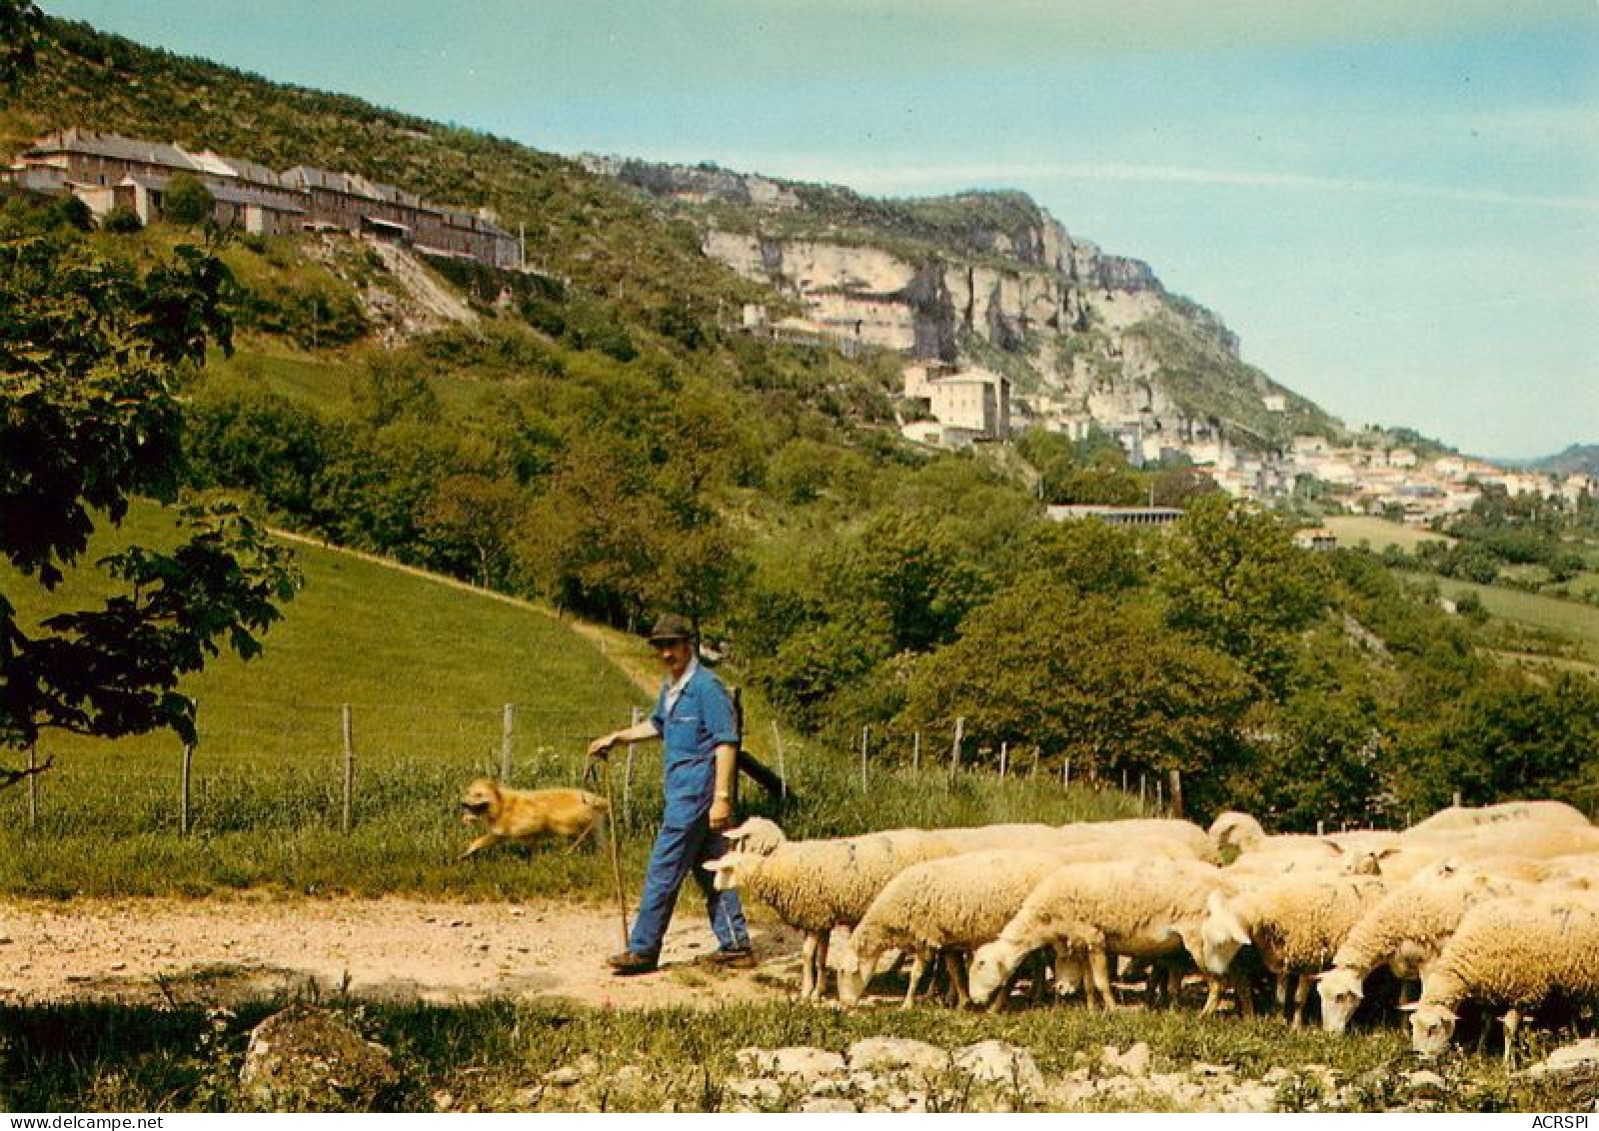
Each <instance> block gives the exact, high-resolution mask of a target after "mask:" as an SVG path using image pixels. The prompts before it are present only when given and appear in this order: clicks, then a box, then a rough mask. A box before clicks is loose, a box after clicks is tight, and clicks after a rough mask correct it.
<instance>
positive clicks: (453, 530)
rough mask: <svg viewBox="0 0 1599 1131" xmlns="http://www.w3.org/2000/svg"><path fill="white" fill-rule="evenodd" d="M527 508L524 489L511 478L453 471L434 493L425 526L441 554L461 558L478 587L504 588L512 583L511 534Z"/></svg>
mask: <svg viewBox="0 0 1599 1131" xmlns="http://www.w3.org/2000/svg"><path fill="white" fill-rule="evenodd" d="M525 506H526V501H525V500H524V498H523V496H522V492H521V490H520V489H519V488H518V487H517V486H516V484H515V483H512V482H510V481H508V480H505V479H489V478H486V477H485V476H482V475H472V474H462V475H452V476H450V477H449V478H447V479H445V480H444V481H443V482H442V483H440V484H439V485H438V487H437V489H435V491H434V492H433V498H432V500H431V501H430V502H429V503H428V505H427V509H426V510H425V511H424V512H423V515H422V528H423V531H424V533H425V535H426V536H427V538H428V539H429V540H430V541H431V542H432V543H434V545H435V546H436V547H437V549H436V555H437V556H438V557H442V558H446V559H452V558H462V559H464V560H465V561H466V562H469V563H470V570H471V575H472V577H473V580H475V581H476V582H477V583H478V584H479V585H481V586H483V587H484V588H491V587H503V586H505V585H506V584H507V582H508V581H509V577H508V576H507V573H508V567H509V564H510V560H511V548H510V542H511V538H512V533H513V531H514V530H515V528H516V524H517V522H518V521H519V520H520V518H521V516H522V511H523V509H524V507H525ZM441 564H446V565H449V564H454V563H453V562H449V561H446V562H444V563H441ZM452 572H459V568H458V567H457V569H456V570H453V571H452Z"/></svg>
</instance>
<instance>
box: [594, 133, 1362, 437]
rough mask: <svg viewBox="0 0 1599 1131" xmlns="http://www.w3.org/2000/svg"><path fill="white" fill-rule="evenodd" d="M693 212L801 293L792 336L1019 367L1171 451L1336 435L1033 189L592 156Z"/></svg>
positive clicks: (708, 250) (1021, 379)
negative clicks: (767, 172)
mask: <svg viewBox="0 0 1599 1131" xmlns="http://www.w3.org/2000/svg"><path fill="white" fill-rule="evenodd" d="M586 164H587V166H588V168H589V169H590V170H591V171H594V172H598V173H603V174H606V175H609V176H612V177H616V178H617V179H619V180H621V181H622V182H624V183H626V184H629V185H631V186H633V187H634V188H636V189H638V190H640V191H641V192H644V193H646V194H648V195H649V196H650V197H652V198H653V199H654V200H656V201H657V202H659V203H660V204H661V205H662V206H663V207H666V208H669V209H673V210H676V211H677V212H679V213H680V214H681V215H683V216H685V217H687V218H688V219H690V220H691V221H692V222H693V223H694V224H695V225H696V227H697V228H698V230H699V232H700V235H701V246H702V249H703V250H704V252H705V254H706V255H708V256H710V257H712V258H714V259H717V260H720V261H721V262H723V263H726V264H728V265H729V266H731V267H732V268H733V269H734V270H736V271H738V272H739V273H740V274H742V275H744V276H745V277H747V278H750V279H753V280H757V281H761V282H764V283H767V284H769V285H770V286H772V287H773V288H775V289H776V290H778V291H780V292H782V293H784V294H786V295H789V296H792V297H794V298H796V299H798V300H799V302H800V304H801V305H802V307H803V310H804V314H803V316H802V317H801V318H799V319H797V320H791V323H790V325H791V328H793V329H795V330H799V331H803V332H806V333H809V334H814V335H824V336H827V337H831V338H836V339H839V340H842V341H853V342H858V343H861V344H863V345H869V346H880V347H885V348H888V349H893V350H897V351H900V352H902V353H904V354H905V355H907V357H910V358H915V359H922V360H939V361H945V362H957V363H965V362H975V363H979V364H982V365H984V366H986V367H988V368H990V369H998V370H1001V371H1003V372H1005V373H1006V374H1007V375H1008V376H1010V377H1011V378H1012V380H1013V382H1014V385H1015V388H1016V390H1017V391H1018V393H1019V394H1020V395H1021V396H1022V398H1023V399H1024V402H1026V404H1027V407H1028V408H1029V409H1030V410H1031V411H1032V412H1033V413H1034V415H1036V416H1045V417H1048V416H1053V417H1055V418H1057V419H1060V418H1073V419H1078V420H1084V419H1087V418H1090V417H1091V418H1092V419H1093V420H1094V421H1095V422H1096V423H1098V424H1100V425H1101V426H1104V427H1109V428H1127V427H1132V426H1136V428H1137V429H1138V430H1139V432H1140V434H1142V435H1144V436H1145V437H1146V441H1145V446H1146V448H1147V449H1149V450H1150V452H1151V454H1153V452H1154V451H1155V450H1158V449H1159V448H1160V447H1163V446H1172V447H1180V446H1186V447H1191V446H1192V445H1194V444H1196V443H1197V444H1208V443H1220V444H1233V445H1238V446H1243V447H1251V448H1261V447H1269V446H1274V445H1276V444H1279V443H1281V442H1283V441H1285V440H1286V439H1287V437H1288V436H1290V435H1291V434H1293V433H1294V432H1296V431H1315V432H1324V431H1326V430H1328V429H1329V428H1331V427H1336V422H1333V421H1332V420H1331V419H1330V418H1328V417H1327V416H1326V415H1325V414H1324V413H1322V412H1321V411H1320V410H1319V409H1317V408H1316V406H1314V405H1313V404H1311V403H1310V402H1308V401H1306V400H1304V399H1303V398H1301V397H1298V396H1296V395H1295V394H1293V393H1291V392H1290V391H1289V390H1287V389H1285V388H1283V387H1281V386H1279V385H1277V384H1275V383H1274V382H1272V381H1271V380H1270V379H1269V378H1267V377H1266V376H1265V374H1263V373H1261V372H1260V371H1259V370H1257V369H1254V368H1252V367H1250V366H1248V365H1246V364H1244V362H1243V361H1242V360H1241V359H1240V357H1239V346H1238V340H1237V338H1236V336H1235V335H1233V334H1232V333H1231V332H1230V331H1229V330H1227V328H1226V326H1225V325H1224V324H1223V322H1222V320H1221V319H1220V318H1219V317H1217V316H1216V315H1215V314H1213V313H1212V312H1210V311H1208V310H1206V309H1205V308H1203V307H1201V306H1199V305H1198V304H1196V303H1193V302H1190V301H1188V300H1186V299H1183V298H1182V297H1180V296H1176V295H1172V294H1170V293H1168V292H1167V291H1166V290H1165V288H1164V287H1162V286H1161V283H1160V280H1159V279H1158V278H1156V276H1155V273H1154V272H1153V271H1152V270H1151V269H1150V267H1149V265H1148V264H1146V263H1144V262H1142V261H1140V260H1137V259H1130V258H1126V257H1122V256H1116V255H1109V254H1106V253H1105V252H1103V251H1102V250H1101V249H1100V248H1099V247H1097V246H1096V245H1095V244H1093V243H1091V242H1089V241H1087V240H1084V239H1081V238H1080V237H1076V236H1073V235H1072V234H1071V233H1070V232H1068V231H1067V229H1066V228H1065V226H1064V225H1062V224H1061V223H1060V222H1059V221H1058V220H1056V219H1055V218H1054V217H1052V216H1051V215H1050V214H1049V213H1048V212H1047V211H1045V210H1044V209H1043V208H1041V207H1039V206H1038V205H1037V204H1036V203H1035V202H1033V201H1032V200H1031V199H1030V198H1028V197H1027V196H1025V195H1023V194H1021V193H966V194H961V195H958V196H953V197H943V198H932V199H923V200H878V199H872V198H869V197H863V196H859V195H858V194H855V193H853V192H851V191H849V190H848V189H843V188H838V187H835V186H818V185H810V184H801V183H794V182H785V181H778V180H775V179H773V178H769V177H761V176H753V175H744V174H737V173H731V172H728V171H727V170H724V169H720V168H717V167H715V166H703V165H702V166H665V165H652V164H648V163H645V162H638V161H620V160H616V159H609V158H589V159H586Z"/></svg>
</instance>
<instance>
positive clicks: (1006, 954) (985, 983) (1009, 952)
mask: <svg viewBox="0 0 1599 1131" xmlns="http://www.w3.org/2000/svg"><path fill="white" fill-rule="evenodd" d="M1021 960H1022V951H1021V950H1020V948H1018V947H1017V946H1016V945H1015V944H1013V943H1010V942H1007V941H1006V940H1004V939H995V940H994V941H993V942H991V943H986V944H985V945H983V946H980V947H978V948H977V950H976V951H974V952H973V953H972V964H971V972H970V974H969V975H968V977H967V983H968V986H967V992H968V993H970V994H971V997H972V1001H973V1002H974V1003H975V1004H977V1005H986V1004H987V1003H988V999H989V998H991V997H993V996H994V994H995V992H996V991H998V990H1000V989H1002V988H1003V987H1004V985H1005V983H1006V982H1008V981H1010V976H1011V975H1012V974H1013V973H1015V972H1016V967H1017V966H1018V965H1019V964H1020V963H1021Z"/></svg>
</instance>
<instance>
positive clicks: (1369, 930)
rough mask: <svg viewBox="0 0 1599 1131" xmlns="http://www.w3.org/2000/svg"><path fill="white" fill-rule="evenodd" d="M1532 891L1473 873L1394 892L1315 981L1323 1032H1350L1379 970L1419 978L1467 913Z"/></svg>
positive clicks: (1428, 879) (1429, 879) (1425, 880)
mask: <svg viewBox="0 0 1599 1131" xmlns="http://www.w3.org/2000/svg"><path fill="white" fill-rule="evenodd" d="M1440 871H1443V870H1441V869H1440ZM1529 890H1530V885H1529V884H1526V883H1524V882H1521V881H1518V880H1513V879H1506V878H1503V877H1500V876H1496V875H1491V874H1488V873H1484V872H1479V871H1470V872H1458V873H1452V874H1443V875H1440V874H1438V873H1430V874H1427V875H1425V876H1423V877H1421V878H1419V879H1416V880H1412V881H1411V882H1410V883H1407V884H1402V885H1400V886H1399V887H1397V888H1395V889H1394V890H1392V891H1390V892H1389V893H1388V894H1387V895H1385V896H1383V897H1382V899H1380V900H1378V901H1377V903H1376V904H1375V905H1374V906H1372V908H1371V910H1369V911H1368V912H1366V914H1365V915H1364V916H1362V917H1361V919H1360V921H1359V922H1358V923H1356V924H1355V927H1354V929H1353V930H1352V931H1350V932H1349V937H1348V938H1346V939H1344V942H1343V945H1342V946H1340V947H1339V948H1338V953H1337V954H1335V955H1333V961H1332V969H1331V970H1328V971H1326V972H1325V973H1323V974H1319V975H1317V977H1316V979H1315V981H1316V992H1317V993H1318V994H1319V995H1320V996H1321V1026H1322V1028H1323V1029H1325V1030H1326V1031H1327V1032H1329V1033H1342V1032H1343V1031H1344V1030H1345V1029H1346V1028H1348V1026H1349V1019H1350V1018H1351V1017H1352V1016H1353V1015H1354V1012H1355V1010H1356V1009H1357V1008H1359V1006H1360V1002H1361V999H1362V998H1363V997H1364V995H1365V989H1364V987H1365V982H1366V979H1367V978H1368V977H1370V975H1371V973H1372V971H1373V970H1376V969H1377V967H1379V966H1384V965H1386V966H1387V967H1388V968H1389V969H1390V970H1391V971H1393V975H1394V977H1396V978H1398V979H1399V980H1400V981H1401V982H1402V983H1409V982H1412V981H1415V980H1417V979H1419V978H1420V977H1421V975H1422V973H1423V972H1424V971H1425V969H1426V968H1427V966H1428V965H1429V964H1430V963H1431V962H1432V961H1433V960H1434V959H1435V958H1437V957H1438V954H1439V953H1440V952H1441V951H1442V950H1443V947H1444V944H1445V943H1447V942H1448V941H1449V938H1450V936H1452V935H1453V934H1454V932H1455V928H1456V927H1458V926H1459V925H1460V920H1461V919H1462V918H1463V917H1464V916H1465V914H1466V912H1467V911H1469V910H1470V909H1471V908H1472V907H1474V906H1476V905H1477V904H1479V903H1485V902H1487V901H1488V900H1490V899H1499V898H1503V897H1505V896H1510V895H1517V894H1522V893H1525V892H1527V891H1529Z"/></svg>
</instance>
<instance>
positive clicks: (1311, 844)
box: [1209, 810, 1400, 859]
mask: <svg viewBox="0 0 1599 1131" xmlns="http://www.w3.org/2000/svg"><path fill="white" fill-rule="evenodd" d="M1209 837H1210V840H1211V843H1212V845H1213V846H1214V847H1215V849H1216V851H1217V852H1221V851H1223V850H1225V849H1227V848H1234V849H1237V851H1238V854H1239V858H1240V859H1242V858H1243V857H1244V856H1248V855H1254V854H1257V853H1296V854H1297V853H1309V854H1312V855H1316V854H1320V853H1322V852H1324V851H1334V852H1348V851H1369V852H1381V851H1382V850H1384V849H1389V848H1398V847H1399V845H1400V834H1399V833H1394V832H1386V831H1383V830H1380V829H1360V830H1356V831H1354V832H1344V833H1328V834H1327V835H1325V836H1317V835H1312V834H1310V833H1276V834H1268V833H1267V832H1266V830H1265V829H1264V828H1262V827H1261V824H1260V822H1259V821H1257V820H1256V819H1255V818H1254V817H1251V816H1250V815H1249V814H1248V813H1240V812H1237V811H1236V810H1234V811H1229V812H1226V813H1223V814H1221V816H1219V817H1217V818H1216V819H1215V820H1214V821H1212V822H1211V825H1210V833H1209Z"/></svg>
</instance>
